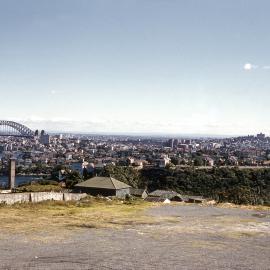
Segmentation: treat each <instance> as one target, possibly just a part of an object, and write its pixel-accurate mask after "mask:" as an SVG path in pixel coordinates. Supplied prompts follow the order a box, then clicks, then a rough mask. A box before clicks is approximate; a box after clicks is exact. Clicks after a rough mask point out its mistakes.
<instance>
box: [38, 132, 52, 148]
mask: <svg viewBox="0 0 270 270" xmlns="http://www.w3.org/2000/svg"><path fill="white" fill-rule="evenodd" d="M39 141H40V143H42V144H44V145H49V144H50V135H49V134H44V133H43V134H41V135H40V140H39Z"/></svg>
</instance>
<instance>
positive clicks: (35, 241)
mask: <svg viewBox="0 0 270 270" xmlns="http://www.w3.org/2000/svg"><path fill="white" fill-rule="evenodd" d="M147 215H149V216H153V217H155V218H156V217H158V218H159V217H160V218H162V217H166V218H168V219H167V220H163V219H161V221H160V222H159V223H158V224H156V225H150V224H149V225H137V226H127V227H125V229H123V230H119V229H118V230H116V229H115V230H114V229H81V230H78V231H74V232H70V233H69V234H67V235H64V236H62V235H61V232H59V233H58V234H57V235H52V238H48V239H46V238H45V239H44V238H42V237H40V238H38V237H37V236H36V238H32V237H31V236H25V235H18V234H16V235H4V234H3V233H2V232H1V229H0V269H104V270H105V269H123V270H129V269H149V270H150V269H153V270H154V269H158V270H159V269H160V270H161V269H162V270H163V269H177V270H178V269H183V270H184V269H185V270H196V269H198V270H207V269H211V270H212V269H213V270H214V269H224V270H225V269H226V270H227V269H239V270H240V269H245V270H247V269H252V270H269V269H270V213H269V212H256V211H249V210H241V209H223V208H217V207H202V206H198V205H188V206H182V205H179V206H171V205H168V206H167V205H166V206H162V207H155V208H152V209H150V210H148V211H147ZM40 236H42V233H41V234H40Z"/></svg>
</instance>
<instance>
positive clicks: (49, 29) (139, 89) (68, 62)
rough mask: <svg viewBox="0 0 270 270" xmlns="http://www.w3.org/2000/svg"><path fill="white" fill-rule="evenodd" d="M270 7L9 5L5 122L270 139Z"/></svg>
mask: <svg viewBox="0 0 270 270" xmlns="http://www.w3.org/2000/svg"><path fill="white" fill-rule="evenodd" d="M269 10H270V1H268V0H226V1H224V0H204V1H202V0H46V1H43V0H8V1H7V0H0V94H1V106H0V119H3V120H14V121H18V122H20V123H24V124H26V125H28V126H29V127H30V128H32V129H36V128H38V129H45V130H47V131H76V132H89V133H91V132H95V133H96V132H107V133H149V134H211V135H242V134H243V135H244V134H256V133H258V132H261V131H262V132H264V133H266V134H270V124H269V121H268V118H269V114H270V106H269V101H270V95H269V91H270V53H269V48H270V16H269Z"/></svg>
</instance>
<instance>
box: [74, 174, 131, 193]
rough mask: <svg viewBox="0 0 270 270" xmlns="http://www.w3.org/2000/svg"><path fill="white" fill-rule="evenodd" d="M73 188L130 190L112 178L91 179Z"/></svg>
mask: <svg viewBox="0 0 270 270" xmlns="http://www.w3.org/2000/svg"><path fill="white" fill-rule="evenodd" d="M75 187H88V188H103V189H114V190H117V189H124V188H130V186H129V185H127V184H125V183H123V182H121V181H118V180H116V179H114V178H112V177H99V176H96V177H93V178H90V179H88V180H86V181H84V182H81V183H78V184H77V185H75Z"/></svg>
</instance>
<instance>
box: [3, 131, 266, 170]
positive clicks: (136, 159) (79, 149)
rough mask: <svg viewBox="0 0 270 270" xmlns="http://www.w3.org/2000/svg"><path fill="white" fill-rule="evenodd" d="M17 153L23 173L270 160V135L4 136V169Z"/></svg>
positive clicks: (249, 163)
mask: <svg viewBox="0 0 270 270" xmlns="http://www.w3.org/2000/svg"><path fill="white" fill-rule="evenodd" d="M10 158H16V169H17V172H18V173H21V174H30V173H33V174H46V173H48V172H49V171H50V169H52V168H55V167H56V166H58V165H64V166H67V167H70V169H71V170H75V171H78V172H79V173H81V174H82V173H83V171H84V170H87V171H88V172H94V171H95V170H99V169H102V168H104V166H107V165H109V164H112V165H120V166H132V167H134V168H137V169H141V168H143V167H160V168H164V167H167V166H270V138H269V137H266V136H265V135H264V134H261V133H260V134H258V135H256V136H243V137H236V138H195V139H190V138H187V139H185V138H158V137H151V138H150V137H149V138H148V137H132V136H105V135H104V136H98V135H95V136H94V135H69V134H65V135H50V136H49V135H47V134H45V133H41V134H40V136H38V137H35V138H32V139H30V138H21V137H0V172H2V173H3V172H5V170H6V168H7V166H8V161H9V159H10Z"/></svg>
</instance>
